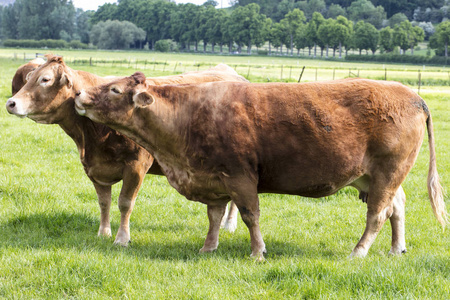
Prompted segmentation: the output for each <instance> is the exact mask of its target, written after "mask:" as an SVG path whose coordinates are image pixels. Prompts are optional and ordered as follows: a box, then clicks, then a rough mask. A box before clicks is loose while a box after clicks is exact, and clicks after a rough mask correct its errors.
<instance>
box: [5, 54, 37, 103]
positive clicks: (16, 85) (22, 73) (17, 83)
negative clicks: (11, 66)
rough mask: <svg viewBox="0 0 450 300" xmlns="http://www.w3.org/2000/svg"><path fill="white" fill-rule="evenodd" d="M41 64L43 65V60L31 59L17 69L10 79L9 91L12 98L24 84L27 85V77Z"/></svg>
mask: <svg viewBox="0 0 450 300" xmlns="http://www.w3.org/2000/svg"><path fill="white" fill-rule="evenodd" d="M43 63H44V60H43V59H33V60H31V61H29V62H28V63H26V64H24V65H21V66H20V67H19V68H18V69H17V71H16V73H15V74H14V77H13V79H12V87H11V90H12V95H13V96H14V95H15V94H17V92H18V91H19V90H20V89H21V88H22V87H23V86H24V85H25V83H27V75H28V74H29V73H30V72H32V71H34V70H35V69H36V68H37V67H39V66H40V65H42V64H43Z"/></svg>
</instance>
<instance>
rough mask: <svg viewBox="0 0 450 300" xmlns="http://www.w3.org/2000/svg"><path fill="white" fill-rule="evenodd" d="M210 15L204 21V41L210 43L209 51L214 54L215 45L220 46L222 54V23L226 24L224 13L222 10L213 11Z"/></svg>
mask: <svg viewBox="0 0 450 300" xmlns="http://www.w3.org/2000/svg"><path fill="white" fill-rule="evenodd" d="M211 12H213V13H212V15H211V16H210V17H209V18H208V19H207V21H206V28H207V30H206V40H207V41H209V42H210V43H211V51H212V53H214V47H215V45H216V44H219V45H220V53H222V45H223V32H222V29H223V23H224V22H226V17H225V16H226V14H227V13H226V12H225V10H223V9H214V10H213V11H211Z"/></svg>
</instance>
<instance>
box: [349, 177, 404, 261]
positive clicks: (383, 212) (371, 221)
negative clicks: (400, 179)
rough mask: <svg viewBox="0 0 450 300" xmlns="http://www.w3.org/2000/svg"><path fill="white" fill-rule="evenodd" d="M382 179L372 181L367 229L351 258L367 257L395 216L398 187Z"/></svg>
mask: <svg viewBox="0 0 450 300" xmlns="http://www.w3.org/2000/svg"><path fill="white" fill-rule="evenodd" d="M380 177H382V175H381V176H380ZM380 177H379V178H378V179H376V180H373V179H372V180H371V184H370V191H369V196H368V199H367V219H366V229H365V230H364V233H363V235H362V237H361V239H360V240H359V242H358V244H357V245H356V247H355V248H354V249H353V251H352V253H351V254H350V257H364V256H366V255H367V252H368V251H369V248H370V246H372V244H373V242H374V241H375V238H376V237H377V235H378V233H379V232H380V230H381V227H383V224H384V223H385V222H386V220H387V219H388V218H390V217H391V216H392V214H393V211H394V196H395V193H396V191H397V188H398V187H395V188H390V187H388V182H386V181H385V180H380Z"/></svg>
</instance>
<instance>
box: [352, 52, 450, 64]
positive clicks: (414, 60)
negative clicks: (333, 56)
mask: <svg viewBox="0 0 450 300" xmlns="http://www.w3.org/2000/svg"><path fill="white" fill-rule="evenodd" d="M345 60H348V61H374V62H383V63H407V64H408V63H409V64H433V65H449V64H450V60H448V59H446V58H445V57H440V56H433V57H431V58H430V57H428V56H422V55H400V54H392V53H389V54H380V55H364V56H360V55H347V56H346V57H345Z"/></svg>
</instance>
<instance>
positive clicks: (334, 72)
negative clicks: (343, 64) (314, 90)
mask: <svg viewBox="0 0 450 300" xmlns="http://www.w3.org/2000/svg"><path fill="white" fill-rule="evenodd" d="M335 75H336V68H333V80H334V77H335Z"/></svg>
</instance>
